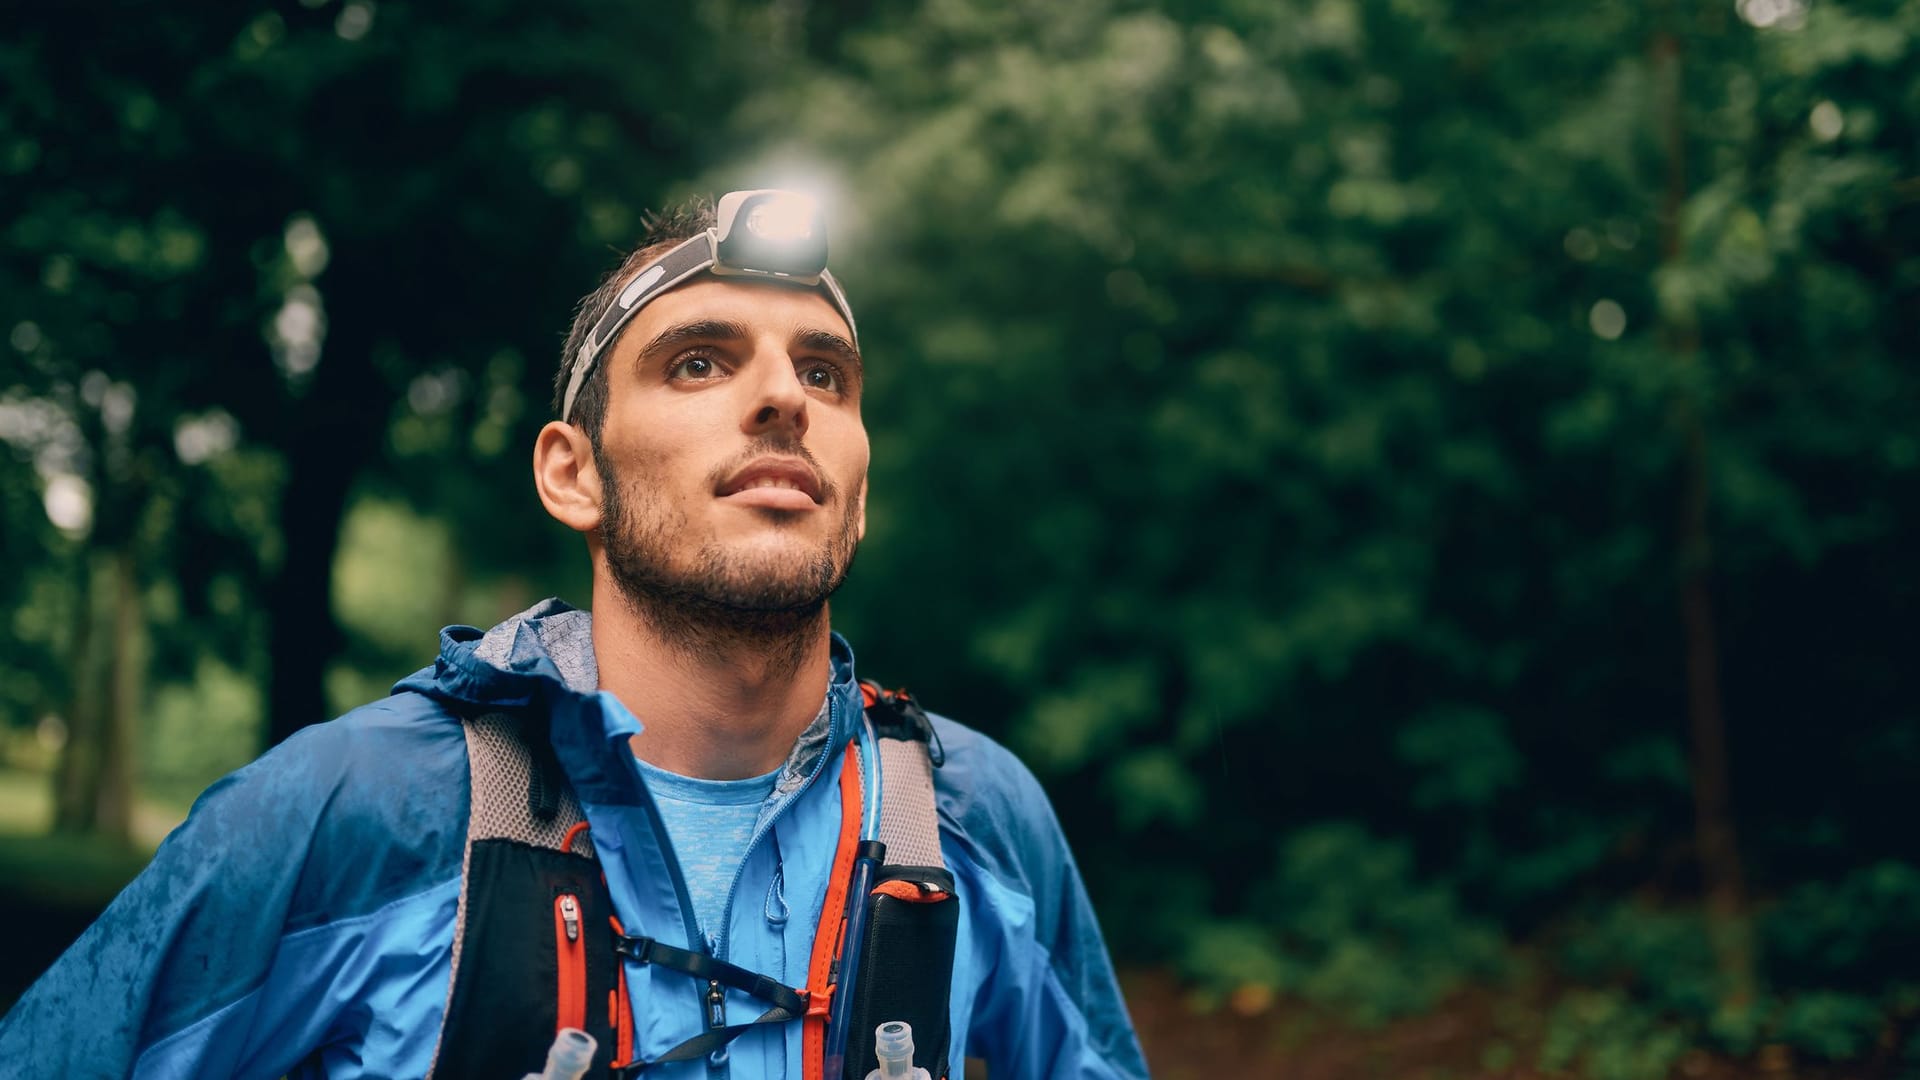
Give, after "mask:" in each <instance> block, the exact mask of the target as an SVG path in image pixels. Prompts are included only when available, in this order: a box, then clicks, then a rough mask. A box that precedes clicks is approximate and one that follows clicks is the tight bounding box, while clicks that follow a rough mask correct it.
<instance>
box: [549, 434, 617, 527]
mask: <svg viewBox="0 0 1920 1080" xmlns="http://www.w3.org/2000/svg"><path fill="white" fill-rule="evenodd" d="M533 487H534V490H536V491H538V492H539V493H540V505H542V506H544V507H546V508H547V513H549V514H552V515H553V520H555V521H558V522H559V523H560V524H562V525H565V526H566V527H567V528H569V529H572V530H573V531H574V532H589V531H591V530H593V529H597V528H599V527H600V496H601V488H600V470H599V468H598V467H596V466H595V465H594V463H593V445H592V444H591V443H589V442H588V441H587V433H586V432H584V431H582V430H580V429H579V428H577V427H574V426H573V425H572V424H565V423H561V422H560V421H558V420H552V421H548V423H547V426H546V427H543V428H541V429H540V434H539V436H538V437H537V438H535V439H534V440H533Z"/></svg>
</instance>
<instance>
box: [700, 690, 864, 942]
mask: <svg viewBox="0 0 1920 1080" xmlns="http://www.w3.org/2000/svg"><path fill="white" fill-rule="evenodd" d="M839 723H840V698H839V696H838V695H834V694H831V692H830V696H829V697H828V700H827V731H828V732H829V735H828V739H827V745H828V747H831V746H832V744H833V739H832V735H831V733H832V731H833V730H834V728H835V727H836V726H838V725H839ZM833 756H834V755H833V754H832V753H831V752H830V750H829V749H827V748H823V749H822V750H821V751H820V755H819V757H818V758H817V759H815V761H814V763H813V771H812V772H810V773H808V774H807V778H806V780H805V781H803V782H802V783H801V784H800V786H799V787H797V788H794V789H793V790H792V791H791V792H789V793H788V794H787V797H786V798H784V799H782V800H780V804H779V805H778V806H775V807H774V808H773V811H772V812H771V813H769V814H767V815H766V816H765V817H763V818H762V819H761V820H760V824H759V825H758V826H756V827H755V828H754V830H753V835H752V836H751V837H749V838H748V839H747V849H746V850H745V851H744V852H742V853H741V854H740V865H739V866H737V867H735V868H734V871H733V880H732V881H731V882H729V883H728V884H727V900H726V903H724V904H722V905H721V906H720V925H719V926H718V927H717V928H715V930H714V935H713V936H714V941H713V946H712V948H713V956H714V959H716V960H725V959H726V958H727V927H728V925H729V924H731V923H732V922H733V894H734V892H735V891H736V890H738V889H739V888H740V879H741V878H742V877H744V876H746V872H747V860H748V859H749V858H751V857H752V855H753V849H754V848H757V847H759V846H760V840H761V838H763V837H765V836H766V834H767V833H768V832H771V831H772V829H773V825H774V822H776V821H778V820H779V818H780V815H781V814H782V813H785V812H786V809H787V807H789V806H792V805H793V803H794V801H795V800H796V799H798V798H799V797H800V796H801V795H802V794H804V793H805V792H806V791H807V789H808V788H811V787H812V786H813V782H814V781H815V780H818V779H820V774H821V773H823V772H825V771H826V768H827V761H828V759H830V758H832V757H833ZM774 783H776V784H778V783H779V781H778V780H775V781H774Z"/></svg>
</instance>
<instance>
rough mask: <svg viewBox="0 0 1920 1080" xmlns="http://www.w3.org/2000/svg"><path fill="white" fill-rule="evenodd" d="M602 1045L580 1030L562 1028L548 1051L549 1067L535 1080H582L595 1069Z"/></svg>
mask: <svg viewBox="0 0 1920 1080" xmlns="http://www.w3.org/2000/svg"><path fill="white" fill-rule="evenodd" d="M599 1047H600V1044H599V1042H598V1041H596V1040H595V1039H594V1037H593V1036H591V1035H589V1034H587V1033H586V1032H584V1031H581V1030H580V1029H579V1028H561V1029H560V1033H559V1034H558V1035H555V1036H554V1037H553V1046H552V1047H550V1048H548V1050H547V1067H546V1070H545V1071H543V1072H541V1073H540V1075H539V1076H538V1077H537V1078H535V1080H580V1078H581V1077H583V1076H585V1075H586V1074H587V1070H588V1069H591V1068H592V1067H593V1052H594V1051H595V1050H597V1049H599Z"/></svg>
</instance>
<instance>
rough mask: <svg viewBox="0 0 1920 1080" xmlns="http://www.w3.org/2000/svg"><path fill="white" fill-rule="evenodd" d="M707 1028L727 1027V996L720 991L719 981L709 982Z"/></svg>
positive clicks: (724, 992)
mask: <svg viewBox="0 0 1920 1080" xmlns="http://www.w3.org/2000/svg"><path fill="white" fill-rule="evenodd" d="M707 1026H708V1027H710V1028H723V1027H726V1026H727V994H726V991H724V990H722V989H720V980H719V979H708V980H707Z"/></svg>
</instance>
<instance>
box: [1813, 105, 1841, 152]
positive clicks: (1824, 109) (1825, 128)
mask: <svg viewBox="0 0 1920 1080" xmlns="http://www.w3.org/2000/svg"><path fill="white" fill-rule="evenodd" d="M1807 126H1808V127H1810V128H1812V129H1813V137H1814V138H1816V139H1819V140H1820V141H1821V142H1832V141H1833V140H1835V139H1837V138H1839V137H1840V133H1841V132H1843V131H1845V130H1846V129H1847V118H1846V116H1845V115H1843V114H1842V113H1841V112H1840V106H1838V105H1835V104H1834V103H1833V102H1831V101H1823V102H1821V103H1820V104H1818V105H1815V106H1814V107H1813V112H1812V113H1810V114H1809V115H1808V116H1807Z"/></svg>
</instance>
